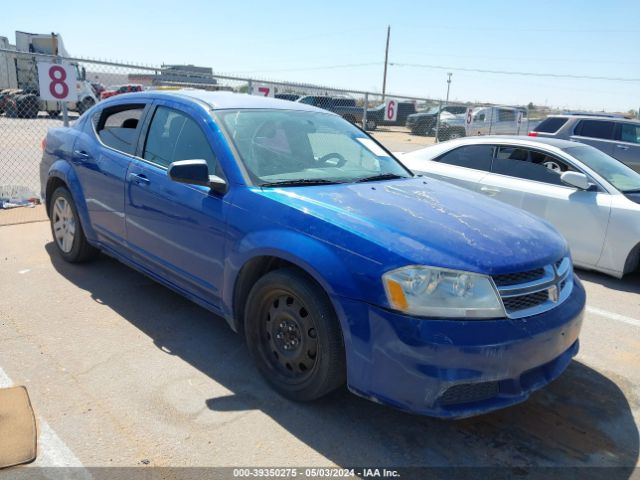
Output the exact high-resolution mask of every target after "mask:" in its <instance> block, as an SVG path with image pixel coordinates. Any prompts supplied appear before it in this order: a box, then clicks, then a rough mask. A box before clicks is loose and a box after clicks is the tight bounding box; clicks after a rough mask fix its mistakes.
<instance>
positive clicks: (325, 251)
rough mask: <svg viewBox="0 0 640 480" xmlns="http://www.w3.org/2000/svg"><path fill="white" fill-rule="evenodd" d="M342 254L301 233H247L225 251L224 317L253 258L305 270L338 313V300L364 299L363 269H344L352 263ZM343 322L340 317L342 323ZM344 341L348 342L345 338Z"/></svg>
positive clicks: (284, 231) (268, 231) (334, 248)
mask: <svg viewBox="0 0 640 480" xmlns="http://www.w3.org/2000/svg"><path fill="white" fill-rule="evenodd" d="M345 255H347V253H346V252H344V251H341V250H338V249H336V247H332V246H331V245H329V244H326V243H324V242H322V241H320V240H318V239H314V238H311V237H309V236H308V235H305V234H303V233H302V232H296V231H292V230H285V229H279V228H273V229H268V230H261V231H257V232H251V233H249V234H247V235H246V236H245V237H243V238H242V239H241V240H240V241H239V242H237V243H235V244H233V245H230V246H229V248H227V255H226V260H225V280H224V290H223V310H224V314H225V317H226V318H227V319H230V318H231V317H232V316H233V314H234V312H233V299H234V289H235V286H236V280H237V279H238V275H239V274H240V271H241V270H242V268H243V266H245V265H246V264H247V263H248V262H249V261H251V260H252V259H255V258H258V257H264V256H270V257H277V258H281V259H283V260H286V261H287V262H290V263H292V264H293V265H296V266H297V267H299V268H300V269H302V270H303V271H305V272H306V273H307V274H309V275H310V276H311V277H312V278H313V279H314V280H315V281H316V282H318V284H319V285H320V286H321V287H322V288H323V289H324V290H325V292H326V293H327V294H328V295H329V298H330V300H331V301H332V303H333V304H334V307H336V311H338V308H337V305H336V299H337V297H339V296H340V297H349V298H354V299H361V298H362V296H363V293H362V289H361V288H360V287H359V285H360V283H361V282H360V280H359V279H358V274H357V273H356V272H357V271H359V270H360V271H363V270H365V269H366V266H364V265H361V266H360V268H357V269H351V268H347V265H349V264H350V265H353V262H352V261H351V262H350V261H348V259H345V258H344V256H345ZM360 261H361V262H364V261H365V260H363V259H360ZM236 320H238V319H236ZM344 320H345V319H344V318H341V322H342V323H344ZM342 331H343V332H345V333H346V332H348V331H349V328H348V326H347V325H345V324H343V325H342ZM345 341H348V339H346V338H345Z"/></svg>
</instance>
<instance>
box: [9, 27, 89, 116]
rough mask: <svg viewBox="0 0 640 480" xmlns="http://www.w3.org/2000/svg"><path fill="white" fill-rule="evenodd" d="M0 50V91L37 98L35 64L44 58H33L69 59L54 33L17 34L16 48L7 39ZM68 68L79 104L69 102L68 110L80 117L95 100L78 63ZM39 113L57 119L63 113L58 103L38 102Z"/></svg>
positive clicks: (73, 63)
mask: <svg viewBox="0 0 640 480" xmlns="http://www.w3.org/2000/svg"><path fill="white" fill-rule="evenodd" d="M0 49H1V50H0V90H3V89H7V88H11V89H13V88H19V89H22V90H23V91H25V92H27V93H34V94H36V95H37V94H38V92H39V88H38V68H37V62H38V60H43V59H44V58H46V57H39V56H38V55H35V54H44V55H60V56H62V57H69V53H68V52H67V50H66V48H65V47H64V42H63V41H62V36H61V35H60V34H54V33H51V34H37V33H27V32H20V31H17V32H16V44H15V45H11V44H10V43H9V40H8V39H7V38H6V37H0ZM14 52H15V53H14ZM30 54H31V55H30ZM71 64H72V65H73V66H74V67H75V72H76V82H75V83H76V88H77V92H78V101H77V102H69V104H68V108H69V110H74V111H77V112H79V113H81V114H82V113H83V112H84V111H86V110H87V109H88V108H90V107H91V106H93V105H94V104H95V103H96V102H97V101H98V99H97V98H96V96H95V93H94V91H93V88H92V87H91V83H90V82H88V81H87V80H86V73H85V71H84V69H80V67H79V65H78V63H77V62H72V63H71ZM40 110H44V111H46V112H47V113H49V115H51V116H57V115H58V114H59V113H60V111H61V110H62V105H61V104H60V102H55V101H50V100H40Z"/></svg>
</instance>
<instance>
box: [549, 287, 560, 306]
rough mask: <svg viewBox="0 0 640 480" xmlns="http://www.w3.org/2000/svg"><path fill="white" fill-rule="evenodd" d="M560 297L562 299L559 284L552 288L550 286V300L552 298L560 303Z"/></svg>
mask: <svg viewBox="0 0 640 480" xmlns="http://www.w3.org/2000/svg"><path fill="white" fill-rule="evenodd" d="M559 299H560V294H559V293H558V286H557V285H554V286H552V287H551V288H549V300H551V301H552V302H554V303H558V300H559Z"/></svg>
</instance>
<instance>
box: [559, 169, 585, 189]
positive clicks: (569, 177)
mask: <svg viewBox="0 0 640 480" xmlns="http://www.w3.org/2000/svg"><path fill="white" fill-rule="evenodd" d="M560 181H561V182H562V183H565V184H566V185H569V186H571V187H576V188H578V189H580V190H588V189H589V187H590V184H589V179H588V178H587V176H586V175H585V174H584V173H580V172H564V173H563V174H562V175H560Z"/></svg>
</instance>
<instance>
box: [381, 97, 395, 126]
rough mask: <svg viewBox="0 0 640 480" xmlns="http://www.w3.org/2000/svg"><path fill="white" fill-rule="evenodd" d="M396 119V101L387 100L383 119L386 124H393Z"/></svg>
mask: <svg viewBox="0 0 640 480" xmlns="http://www.w3.org/2000/svg"><path fill="white" fill-rule="evenodd" d="M397 118H398V101H397V100H395V99H389V100H387V103H386V104H385V107H384V119H385V120H386V121H387V122H395V121H396V119H397Z"/></svg>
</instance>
